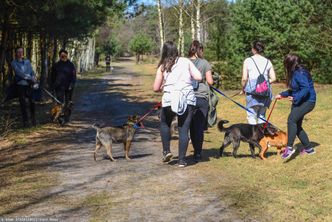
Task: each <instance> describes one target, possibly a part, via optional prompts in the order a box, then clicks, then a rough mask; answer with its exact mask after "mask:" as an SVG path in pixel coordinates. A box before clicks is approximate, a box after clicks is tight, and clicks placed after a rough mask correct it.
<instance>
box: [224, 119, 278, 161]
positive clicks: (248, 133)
mask: <svg viewBox="0 0 332 222" xmlns="http://www.w3.org/2000/svg"><path fill="white" fill-rule="evenodd" d="M226 123H228V121H227V120H220V121H219V122H218V129H219V131H220V132H225V136H224V142H223V143H222V145H221V147H220V157H222V156H223V153H224V149H225V148H226V147H227V146H229V145H230V144H233V156H234V158H236V157H237V150H238V148H239V147H240V142H241V141H242V142H246V143H249V145H250V152H251V156H252V157H253V158H255V147H257V148H258V149H259V150H260V152H261V150H262V148H261V145H260V144H259V141H260V140H261V139H262V138H263V137H264V135H271V136H272V135H274V134H275V132H276V131H277V129H275V127H273V126H272V125H271V124H268V125H267V126H266V127H264V124H259V125H250V124H247V123H238V124H233V125H231V126H230V127H227V128H226V127H224V124H226Z"/></svg>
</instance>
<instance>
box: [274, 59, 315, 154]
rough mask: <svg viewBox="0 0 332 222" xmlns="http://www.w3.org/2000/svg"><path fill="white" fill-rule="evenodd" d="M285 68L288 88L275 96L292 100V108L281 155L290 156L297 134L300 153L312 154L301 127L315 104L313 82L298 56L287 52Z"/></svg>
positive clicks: (306, 136)
mask: <svg viewBox="0 0 332 222" xmlns="http://www.w3.org/2000/svg"><path fill="white" fill-rule="evenodd" d="M284 66H285V70H286V84H287V86H288V88H289V89H288V90H287V91H284V92H282V93H280V94H279V95H277V96H276V99H281V98H287V99H289V100H290V101H291V102H292V109H291V112H290V114H289V116H288V122H287V131H288V143H287V147H286V149H285V151H284V153H283V155H282V156H281V157H282V158H283V159H287V158H289V157H291V156H292V155H293V154H294V153H295V150H294V149H293V144H294V140H295V137H296V136H297V137H298V138H299V139H300V141H301V143H302V144H303V146H304V149H303V150H302V153H304V154H309V155H310V154H314V153H315V150H314V148H313V147H311V145H310V141H309V138H308V135H307V133H306V132H305V131H304V129H303V128H302V122H303V118H304V116H305V115H306V114H308V113H309V112H311V111H312V110H313V109H314V107H315V104H316V92H315V88H314V83H313V80H312V78H311V75H310V73H309V71H308V70H306V69H305V68H303V66H301V65H300V63H299V57H298V56H296V55H292V54H289V55H287V56H286V57H285V59H284Z"/></svg>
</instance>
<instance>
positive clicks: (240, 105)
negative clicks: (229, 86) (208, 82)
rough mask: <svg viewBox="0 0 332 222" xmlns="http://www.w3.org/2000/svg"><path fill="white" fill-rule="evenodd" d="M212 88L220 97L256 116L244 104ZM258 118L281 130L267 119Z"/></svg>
mask: <svg viewBox="0 0 332 222" xmlns="http://www.w3.org/2000/svg"><path fill="white" fill-rule="evenodd" d="M211 88H212V89H213V90H214V91H216V92H217V93H219V94H220V95H222V96H223V97H225V98H226V99H228V100H230V101H232V102H233V103H235V104H236V105H238V106H239V107H241V108H242V109H244V110H246V111H248V112H249V113H251V114H254V115H255V114H256V113H254V112H252V111H251V110H249V109H248V108H247V107H245V106H243V105H242V104H240V103H238V102H236V101H235V100H233V99H231V98H229V97H228V96H227V95H226V94H225V93H223V92H221V91H220V90H219V89H217V88H214V87H212V86H211ZM258 118H259V119H260V120H263V121H264V122H265V123H270V124H271V125H272V126H274V127H275V128H277V129H279V130H280V128H278V127H277V126H276V125H274V124H272V123H271V122H268V121H267V120H266V119H264V118H263V117H260V116H258Z"/></svg>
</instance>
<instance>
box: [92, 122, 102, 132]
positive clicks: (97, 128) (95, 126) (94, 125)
mask: <svg viewBox="0 0 332 222" xmlns="http://www.w3.org/2000/svg"><path fill="white" fill-rule="evenodd" d="M91 127H92V128H94V129H95V130H97V131H98V130H100V127H99V126H98V125H97V124H93V125H92V126H91Z"/></svg>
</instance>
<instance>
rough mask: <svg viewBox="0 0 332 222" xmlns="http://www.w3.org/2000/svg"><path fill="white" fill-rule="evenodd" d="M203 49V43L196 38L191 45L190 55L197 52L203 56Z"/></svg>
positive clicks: (200, 56)
mask: <svg viewBox="0 0 332 222" xmlns="http://www.w3.org/2000/svg"><path fill="white" fill-rule="evenodd" d="M203 50H204V48H203V45H202V44H201V43H200V42H199V41H197V40H194V41H193V42H192V43H191V45H190V48H189V51H188V57H193V56H194V55H195V54H196V53H197V56H198V58H203Z"/></svg>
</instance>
